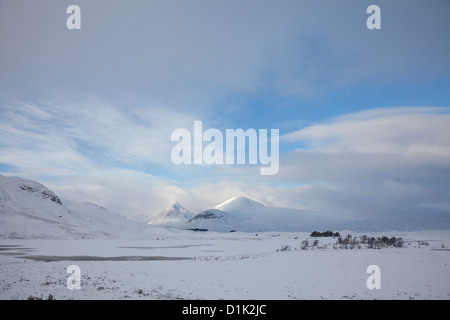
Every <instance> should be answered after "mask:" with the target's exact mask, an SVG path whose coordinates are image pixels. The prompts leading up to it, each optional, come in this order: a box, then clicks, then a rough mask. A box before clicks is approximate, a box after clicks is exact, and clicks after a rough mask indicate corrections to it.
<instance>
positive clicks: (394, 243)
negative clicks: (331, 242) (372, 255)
mask: <svg viewBox="0 0 450 320" xmlns="http://www.w3.org/2000/svg"><path fill="white" fill-rule="evenodd" d="M336 245H338V246H339V248H342V249H353V248H361V247H362V246H365V247H366V248H368V249H381V248H386V247H394V248H403V247H404V241H403V239H402V238H396V237H392V238H389V237H386V236H383V237H378V238H376V237H368V236H366V235H362V236H360V237H352V235H351V234H349V235H347V236H346V237H345V238H342V237H339V238H338V239H337V241H336Z"/></svg>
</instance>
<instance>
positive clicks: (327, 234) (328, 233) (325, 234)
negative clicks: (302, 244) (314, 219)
mask: <svg viewBox="0 0 450 320" xmlns="http://www.w3.org/2000/svg"><path fill="white" fill-rule="evenodd" d="M340 236H341V235H340V234H339V232H333V231H330V230H328V231H324V232H320V231H313V232H312V233H311V237H333V238H337V237H340Z"/></svg>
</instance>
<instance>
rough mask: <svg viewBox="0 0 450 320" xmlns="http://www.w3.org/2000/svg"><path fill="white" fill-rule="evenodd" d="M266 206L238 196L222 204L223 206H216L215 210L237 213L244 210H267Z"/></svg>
mask: <svg viewBox="0 0 450 320" xmlns="http://www.w3.org/2000/svg"><path fill="white" fill-rule="evenodd" d="M265 207H266V205H265V204H263V203H261V202H259V201H256V200H253V199H249V198H247V197H243V196H236V197H233V198H231V199H228V200H227V201H225V202H222V203H221V204H219V205H217V206H215V209H219V210H222V211H229V210H232V211H235V210H242V209H254V208H265Z"/></svg>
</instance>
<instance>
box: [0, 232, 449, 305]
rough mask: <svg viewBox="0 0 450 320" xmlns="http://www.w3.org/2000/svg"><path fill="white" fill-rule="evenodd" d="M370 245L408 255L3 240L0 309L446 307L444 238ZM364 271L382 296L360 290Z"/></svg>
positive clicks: (167, 242) (241, 243) (212, 242)
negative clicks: (192, 303) (236, 303)
mask: <svg viewBox="0 0 450 320" xmlns="http://www.w3.org/2000/svg"><path fill="white" fill-rule="evenodd" d="M341 234H342V235H343V236H345V235H346V232H345V231H341ZM352 234H353V235H358V234H355V233H352ZM369 235H370V236H381V235H386V236H389V237H392V236H396V237H399V236H400V237H403V238H404V239H405V240H406V241H405V244H406V247H405V248H385V249H379V250H376V249H354V250H346V249H332V248H331V247H330V246H328V248H322V249H308V250H299V247H300V243H301V242H302V241H303V240H304V239H308V240H309V241H310V242H312V240H313V239H312V238H310V237H309V234H308V233H271V232H267V233H259V234H251V233H240V232H235V233H213V232H212V233H200V232H192V231H182V230H175V229H174V230H168V229H166V230H164V231H163V232H162V233H161V234H159V235H158V237H154V238H149V239H146V240H1V241H0V249H2V251H0V288H1V289H0V299H19V300H20V299H27V298H29V297H38V298H39V297H42V298H44V299H45V298H47V297H48V296H49V295H50V294H51V295H52V296H53V297H54V298H56V299H193V300H195V299H261V300H272V299H293V300H297V299H299V300H302V299H339V300H341V299H419V300H422V299H443V300H449V299H450V278H449V277H448V266H449V265H450V251H449V249H448V248H449V245H450V232H449V231H427V232H388V233H378V234H377V233H373V234H369ZM319 241H320V245H322V244H327V243H328V244H330V243H332V242H333V241H334V239H332V238H320V239H319ZM286 245H288V246H290V249H289V250H286V251H280V250H278V249H280V248H281V247H282V246H286ZM277 250H278V251H277ZM33 257H34V259H33ZM39 257H40V259H38V258H39ZM139 257H147V258H151V257H153V258H155V259H156V260H145V261H144V260H140V261H139V259H138V258H139ZM168 257H172V258H175V260H167V258H168ZM177 257H178V258H183V259H185V260H181V259H177ZM54 258H57V259H54ZM114 258H119V259H118V260H119V261H117V259H116V261H115V260H114ZM123 258H125V259H123ZM45 259H47V260H48V261H49V262H45ZM52 259H53V261H52ZM89 259H91V260H95V259H97V260H95V261H91V260H89ZM101 259H104V260H101ZM127 259H128V260H127ZM69 265H77V266H79V268H80V271H81V287H80V289H69V288H67V280H68V277H69V274H67V273H66V270H67V267H68V266H69ZM370 265H377V266H379V267H380V270H381V274H380V283H381V289H369V288H368V287H367V285H366V282H367V280H368V278H369V276H370V275H371V274H368V273H367V267H368V266H370Z"/></svg>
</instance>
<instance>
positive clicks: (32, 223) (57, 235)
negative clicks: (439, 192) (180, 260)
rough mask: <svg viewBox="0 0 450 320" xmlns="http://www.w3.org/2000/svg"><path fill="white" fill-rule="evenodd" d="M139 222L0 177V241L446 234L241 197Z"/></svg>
mask: <svg viewBox="0 0 450 320" xmlns="http://www.w3.org/2000/svg"><path fill="white" fill-rule="evenodd" d="M143 221H144V222H145V223H142V222H137V221H131V220H128V219H126V218H124V217H123V216H121V215H119V214H115V213H112V212H110V211H108V210H107V209H105V208H102V207H100V206H97V205H95V204H92V203H78V204H70V205H64V203H63V202H62V201H61V199H60V198H59V197H58V196H57V195H56V194H55V193H54V192H52V191H51V190H49V189H47V188H46V187H45V186H44V185H42V184H40V183H38V182H36V181H31V180H25V179H21V178H14V177H5V176H2V175H0V239H2V238H3V239H5V238H50V239H79V238H124V237H126V238H136V236H138V237H145V236H148V235H149V234H151V233H152V232H154V231H155V230H156V229H155V228H153V227H169V228H177V229H208V230H210V231H218V232H229V231H233V230H235V231H243V232H263V231H277V232H281V231H294V232H297V231H305V232H311V231H314V230H322V231H323V230H354V231H362V232H370V231H389V230H398V231H415V230H449V229H450V213H448V212H447V213H445V212H444V213H429V214H422V215H419V214H414V215H406V216H396V215H393V216H389V217H377V218H372V219H366V220H361V219H360V220H349V219H342V218H337V217H331V216H325V215H323V214H319V213H316V212H310V211H305V210H298V209H289V208H279V207H270V206H266V205H264V204H262V203H260V202H258V201H255V200H252V199H248V198H245V197H235V198H232V199H230V200H228V201H225V202H223V203H221V204H219V205H217V206H216V207H214V208H211V209H207V210H204V211H202V212H200V213H198V214H194V213H192V212H190V211H189V210H187V209H185V208H183V207H182V206H181V205H180V204H179V203H175V204H173V205H172V206H171V207H170V208H168V209H167V210H164V211H161V212H160V213H158V214H157V215H155V216H153V217H151V218H149V217H145V218H144V219H143Z"/></svg>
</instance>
